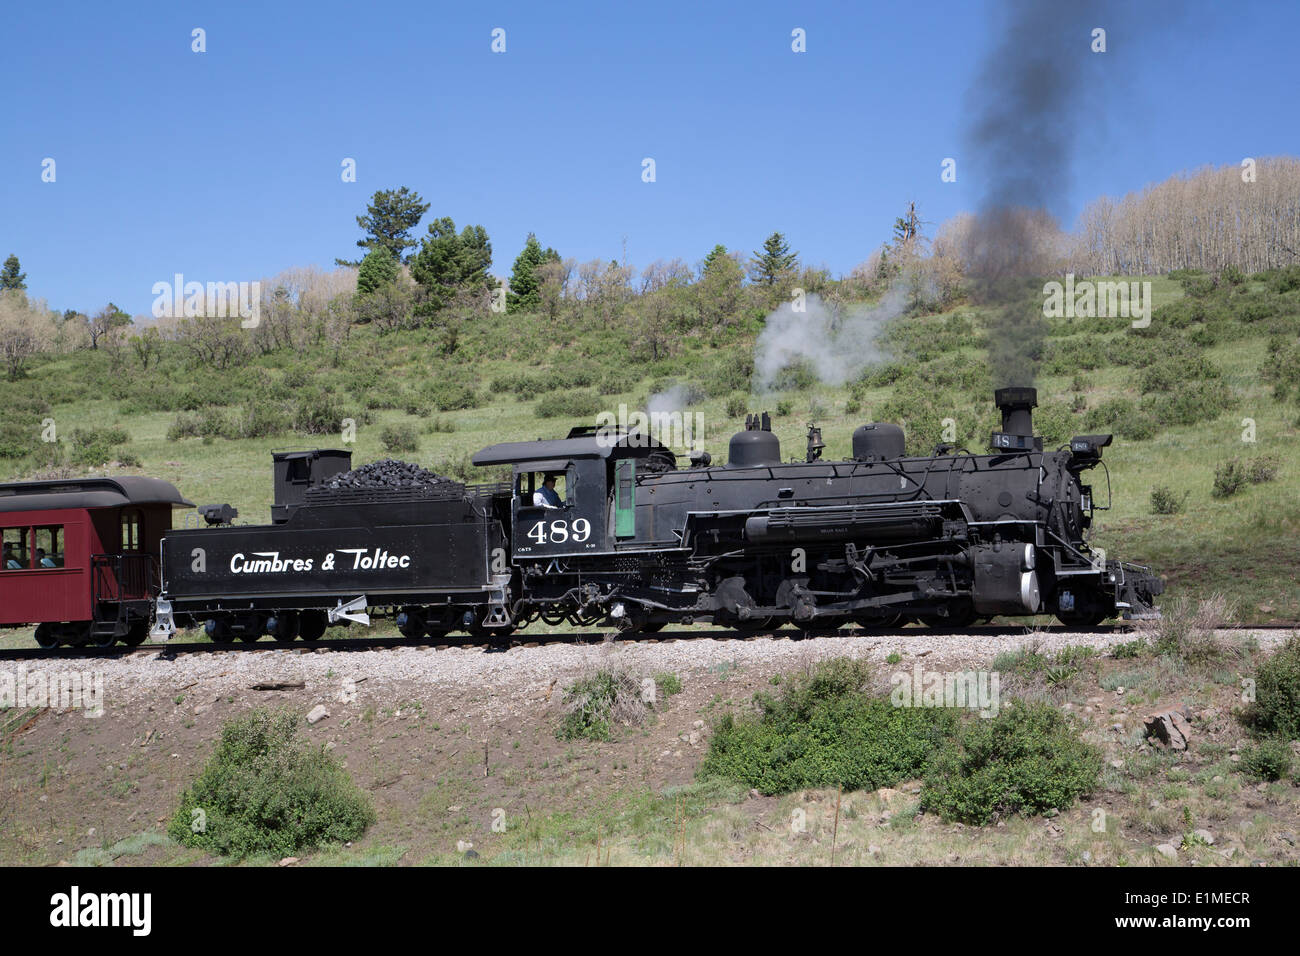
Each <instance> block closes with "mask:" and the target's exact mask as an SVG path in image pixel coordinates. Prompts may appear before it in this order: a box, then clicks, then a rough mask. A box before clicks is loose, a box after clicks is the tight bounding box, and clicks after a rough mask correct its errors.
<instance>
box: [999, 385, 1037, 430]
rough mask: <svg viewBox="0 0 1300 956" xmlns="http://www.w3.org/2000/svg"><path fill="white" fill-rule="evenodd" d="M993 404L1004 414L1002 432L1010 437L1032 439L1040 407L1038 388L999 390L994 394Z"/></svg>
mask: <svg viewBox="0 0 1300 956" xmlns="http://www.w3.org/2000/svg"><path fill="white" fill-rule="evenodd" d="M993 403H994V404H995V405H997V407H998V409H999V410H1000V411H1001V412H1002V430H1003V431H1004V432H1006V433H1007V434H1008V435H1021V436H1023V437H1025V438H1031V437H1033V434H1034V413H1033V411H1032V409H1034V408H1037V407H1038V389H1036V388H1024V387H1013V388H999V389H997V390H996V391H995V392H994V393H993Z"/></svg>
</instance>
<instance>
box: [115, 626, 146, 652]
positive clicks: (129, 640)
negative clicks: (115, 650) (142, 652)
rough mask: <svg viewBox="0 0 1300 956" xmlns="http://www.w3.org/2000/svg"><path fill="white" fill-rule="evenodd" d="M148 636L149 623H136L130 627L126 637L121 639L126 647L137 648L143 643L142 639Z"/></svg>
mask: <svg viewBox="0 0 1300 956" xmlns="http://www.w3.org/2000/svg"><path fill="white" fill-rule="evenodd" d="M148 636H149V622H148V621H136V622H135V623H134V624H132V625H131V628H130V630H128V631H127V632H126V637H124V638H122V642H123V643H124V644H126V646H127V647H139V646H140V645H141V644H143V643H144V639H145V638H146V637H148Z"/></svg>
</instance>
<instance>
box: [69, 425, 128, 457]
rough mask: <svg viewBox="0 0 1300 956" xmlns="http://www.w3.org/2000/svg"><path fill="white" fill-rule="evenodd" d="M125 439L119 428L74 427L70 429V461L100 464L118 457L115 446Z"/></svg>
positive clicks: (123, 432)
mask: <svg viewBox="0 0 1300 956" xmlns="http://www.w3.org/2000/svg"><path fill="white" fill-rule="evenodd" d="M126 441H127V434H126V431H125V430H124V429H121V428H74V429H73V430H72V463H73V464H74V465H87V466H89V465H102V464H104V463H105V462H108V461H114V460H117V459H120V457H121V456H120V455H119V454H118V453H117V451H116V448H117V446H118V445H122V444H124V443H125V442H126Z"/></svg>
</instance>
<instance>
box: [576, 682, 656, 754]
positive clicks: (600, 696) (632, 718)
mask: <svg viewBox="0 0 1300 956" xmlns="http://www.w3.org/2000/svg"><path fill="white" fill-rule="evenodd" d="M564 711H565V713H564V719H563V720H562V721H561V722H560V727H559V729H558V730H557V731H556V736H557V737H559V739H560V740H577V739H579V738H586V739H587V740H611V739H612V738H613V731H614V727H615V726H616V725H622V726H625V727H629V726H632V725H634V724H640V723H641V722H643V721H644V720H645V716H646V713H647V707H646V705H645V701H644V700H642V697H641V684H640V682H639V681H638V680H637V679H636V678H634V677H633V676H632V675H631V674H629V673H628V672H627V671H622V670H598V671H596V672H595V673H594V674H592V675H590V676H588V677H584V678H582V679H581V680H579V681H576V682H575V683H574V684H572V685H571V686H570V687H569V688H568V689H567V690H566V691H565V692H564Z"/></svg>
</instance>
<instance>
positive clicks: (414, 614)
mask: <svg viewBox="0 0 1300 956" xmlns="http://www.w3.org/2000/svg"><path fill="white" fill-rule="evenodd" d="M428 629H429V624H428V620H427V618H425V616H424V614H423V613H421V612H420V611H416V610H404V611H402V613H400V614H398V615H397V630H398V632H399V633H400V634H401V635H402V637H405V638H408V639H410V640H417V639H419V638H421V637H423V636H424V634H425V632H426V631H427V630H428Z"/></svg>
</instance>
